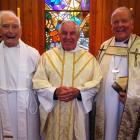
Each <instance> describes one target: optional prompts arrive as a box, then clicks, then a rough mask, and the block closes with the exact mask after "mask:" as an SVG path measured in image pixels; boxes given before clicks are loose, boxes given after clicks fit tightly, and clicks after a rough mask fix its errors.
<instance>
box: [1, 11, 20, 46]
mask: <svg viewBox="0 0 140 140" xmlns="http://www.w3.org/2000/svg"><path fill="white" fill-rule="evenodd" d="M1 33H2V38H3V41H4V44H5V45H6V46H8V47H14V46H16V45H17V44H18V42H19V38H20V37H21V26H20V24H19V21H18V19H17V17H15V16H13V15H8V14H6V15H3V16H2V17H1Z"/></svg>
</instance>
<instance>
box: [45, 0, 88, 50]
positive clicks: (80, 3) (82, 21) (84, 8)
mask: <svg viewBox="0 0 140 140" xmlns="http://www.w3.org/2000/svg"><path fill="white" fill-rule="evenodd" d="M89 16H90V14H89V0H45V18H46V30H45V31H46V49H49V48H50V47H53V46H57V45H59V43H60V39H59V36H58V29H59V27H60V24H61V23H62V21H63V20H72V21H74V22H76V23H77V24H78V25H79V26H80V39H79V42H78V43H79V45H81V47H84V48H86V49H88V44H89Z"/></svg>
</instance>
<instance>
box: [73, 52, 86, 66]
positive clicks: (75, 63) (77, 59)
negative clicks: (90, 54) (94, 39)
mask: <svg viewBox="0 0 140 140" xmlns="http://www.w3.org/2000/svg"><path fill="white" fill-rule="evenodd" d="M86 53H87V52H85V51H84V52H83V53H82V54H81V55H80V57H78V59H77V60H75V61H74V64H76V63H77V62H78V61H79V60H80V58H81V57H82V56H83V55H85V54H86Z"/></svg>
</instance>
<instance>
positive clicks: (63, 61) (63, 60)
mask: <svg viewBox="0 0 140 140" xmlns="http://www.w3.org/2000/svg"><path fill="white" fill-rule="evenodd" d="M64 64H65V52H64V51H63V59H62V77H61V85H63V79H64Z"/></svg>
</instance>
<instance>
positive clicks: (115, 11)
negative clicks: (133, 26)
mask: <svg viewBox="0 0 140 140" xmlns="http://www.w3.org/2000/svg"><path fill="white" fill-rule="evenodd" d="M120 11H126V12H127V13H128V16H129V19H130V20H132V21H133V14H132V12H131V10H130V9H129V8H127V7H125V6H123V7H118V8H117V9H115V10H114V11H113V13H112V15H111V23H112V19H113V16H114V15H115V14H116V13H117V12H120Z"/></svg>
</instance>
